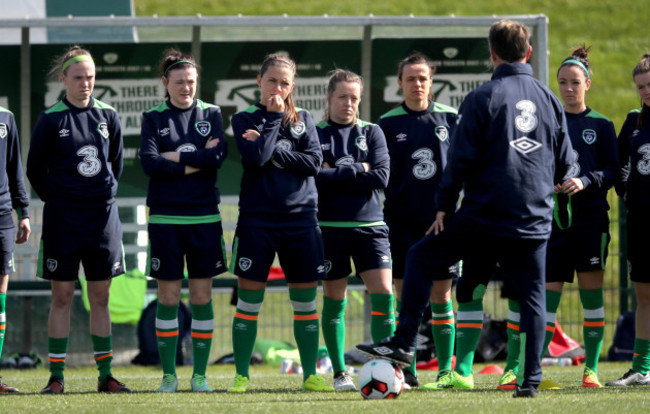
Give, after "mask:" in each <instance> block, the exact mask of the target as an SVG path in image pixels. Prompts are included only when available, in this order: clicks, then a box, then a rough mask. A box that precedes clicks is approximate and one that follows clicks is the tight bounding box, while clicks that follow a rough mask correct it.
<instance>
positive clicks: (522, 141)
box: [510, 137, 542, 154]
mask: <svg viewBox="0 0 650 414" xmlns="http://www.w3.org/2000/svg"><path fill="white" fill-rule="evenodd" d="M510 146H511V147H512V148H514V149H515V150H517V151H518V152H520V153H522V154H529V153H531V152H533V151H536V150H538V149H540V148H541V147H542V144H540V143H539V142H537V141H535V140H533V139H530V138H528V137H521V138H519V139H516V140H514V141H510Z"/></svg>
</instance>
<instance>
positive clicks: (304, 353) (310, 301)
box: [289, 288, 320, 380]
mask: <svg viewBox="0 0 650 414" xmlns="http://www.w3.org/2000/svg"><path fill="white" fill-rule="evenodd" d="M289 299H290V300H291V306H292V307H293V336H294V338H295V339H296V345H298V353H299V354H300V363H301V364H302V375H303V379H304V380H306V379H307V378H308V377H309V376H310V375H312V374H316V363H317V362H318V341H319V330H320V329H319V326H318V312H316V288H308V289H291V288H289Z"/></svg>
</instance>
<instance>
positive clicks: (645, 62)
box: [632, 52, 650, 128]
mask: <svg viewBox="0 0 650 414" xmlns="http://www.w3.org/2000/svg"><path fill="white" fill-rule="evenodd" d="M648 72H650V52H649V53H645V54H644V55H643V57H641V60H639V63H637V64H636V66H635V67H634V69H633V70H632V79H634V78H635V77H636V76H637V75H643V74H646V73H648ZM648 122H650V107H648V106H647V105H646V104H645V103H644V102H643V100H641V113H640V114H639V118H638V119H637V121H636V123H637V127H639V128H641V127H642V126H643V125H644V124H646V123H648Z"/></svg>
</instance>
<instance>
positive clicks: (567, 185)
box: [562, 177, 585, 196]
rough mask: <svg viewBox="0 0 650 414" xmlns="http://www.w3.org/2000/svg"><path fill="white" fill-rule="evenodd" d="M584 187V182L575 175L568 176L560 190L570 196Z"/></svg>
mask: <svg viewBox="0 0 650 414" xmlns="http://www.w3.org/2000/svg"><path fill="white" fill-rule="evenodd" d="M584 188H585V184H584V183H583V182H582V180H581V179H580V178H577V177H574V178H569V179H568V180H566V181H565V182H563V183H562V191H564V192H565V193H566V194H568V195H570V196H572V195H574V194H576V193H579V192H580V191H582V189H584Z"/></svg>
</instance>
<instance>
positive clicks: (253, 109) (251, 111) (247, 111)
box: [235, 105, 260, 115]
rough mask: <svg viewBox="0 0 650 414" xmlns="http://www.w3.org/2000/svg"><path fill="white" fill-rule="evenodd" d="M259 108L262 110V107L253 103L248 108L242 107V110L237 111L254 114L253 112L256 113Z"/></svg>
mask: <svg viewBox="0 0 650 414" xmlns="http://www.w3.org/2000/svg"><path fill="white" fill-rule="evenodd" d="M259 110H260V108H258V107H257V105H251V106H249V107H248V108H246V109H242V110H241V111H239V112H237V113H240V112H246V113H249V114H252V113H255V112H257V111H259ZM235 115H236V114H235Z"/></svg>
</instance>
